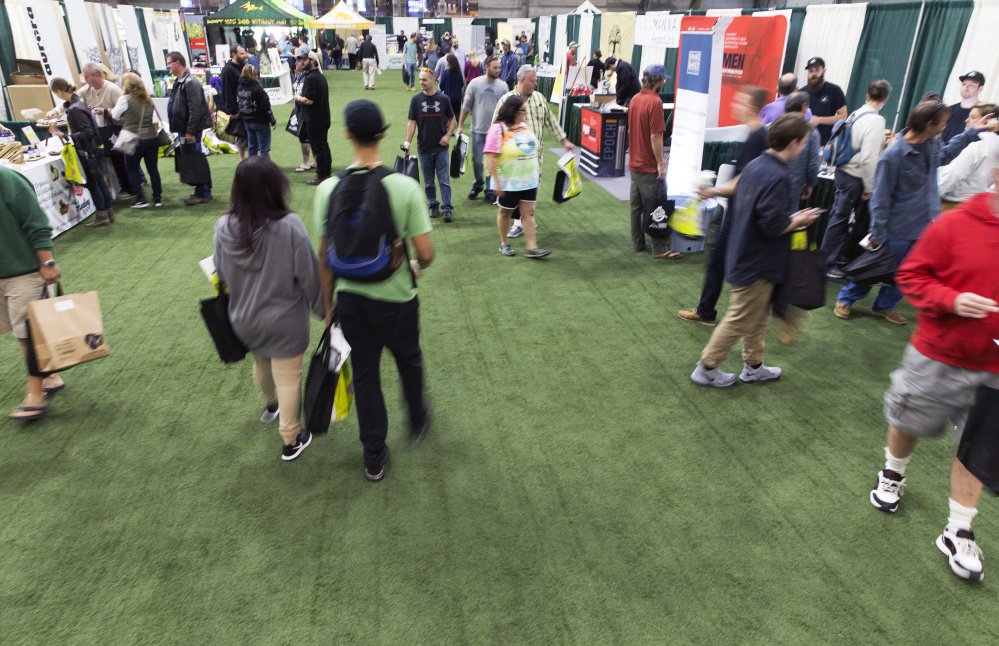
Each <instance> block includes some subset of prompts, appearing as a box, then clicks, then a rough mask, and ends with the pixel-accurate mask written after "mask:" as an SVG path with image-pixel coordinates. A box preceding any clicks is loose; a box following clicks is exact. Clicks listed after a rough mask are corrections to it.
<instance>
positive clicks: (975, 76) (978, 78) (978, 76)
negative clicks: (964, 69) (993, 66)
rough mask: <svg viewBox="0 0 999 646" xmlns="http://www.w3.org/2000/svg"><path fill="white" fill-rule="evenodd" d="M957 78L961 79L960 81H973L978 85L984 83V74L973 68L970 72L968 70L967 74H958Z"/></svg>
mask: <svg viewBox="0 0 999 646" xmlns="http://www.w3.org/2000/svg"><path fill="white" fill-rule="evenodd" d="M957 78H958V79H959V80H961V81H974V82H975V83H978V84H979V85H985V75H984V74H982V73H981V72H978V71H975V70H972V71H971V72H968V73H967V74H962V75H961V76H959V77H957Z"/></svg>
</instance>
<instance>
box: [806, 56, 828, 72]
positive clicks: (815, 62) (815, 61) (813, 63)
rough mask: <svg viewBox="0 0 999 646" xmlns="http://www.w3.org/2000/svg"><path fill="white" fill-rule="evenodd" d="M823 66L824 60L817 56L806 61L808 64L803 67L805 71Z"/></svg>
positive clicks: (824, 64)
mask: <svg viewBox="0 0 999 646" xmlns="http://www.w3.org/2000/svg"><path fill="white" fill-rule="evenodd" d="M825 66H826V62H825V61H824V60H822V59H821V58H819V57H818V56H813V57H812V58H809V59H808V64H807V65H805V69H806V70H807V69H808V68H810V67H825Z"/></svg>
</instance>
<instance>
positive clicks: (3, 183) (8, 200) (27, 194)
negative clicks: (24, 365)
mask: <svg viewBox="0 0 999 646" xmlns="http://www.w3.org/2000/svg"><path fill="white" fill-rule="evenodd" d="M52 249H53V246H52V227H51V225H49V218H48V216H47V215H45V212H44V211H42V209H41V207H39V206H38V197H37V196H36V195H35V189H34V188H32V186H31V183H30V182H29V181H28V180H27V179H26V178H25V177H24V175H21V174H20V173H18V172H17V171H13V170H10V169H9V168H4V167H3V166H0V334H4V333H6V332H13V333H14V336H15V337H16V338H17V340H18V341H19V342H20V344H21V351H22V352H23V353H24V356H25V359H26V360H27V357H28V350H29V346H28V332H27V327H26V325H25V321H26V320H27V316H28V304H29V303H31V301H36V300H38V299H39V298H41V297H42V290H43V289H44V288H45V285H47V284H51V283H54V282H57V281H58V280H59V267H58V266H56V261H55V256H54V255H53V252H52ZM64 387H65V384H64V383H63V381H62V379H61V378H60V377H59V375H57V374H52V375H49V376H48V377H47V378H45V379H43V378H42V377H41V376H33V375H29V376H28V391H27V394H26V395H25V396H24V401H22V402H21V405H20V406H18V407H17V408H15V409H14V412H12V413H11V414H10V415H9V417H10V418H11V419H19V420H23V421H29V420H34V419H38V418H40V417H42V416H43V415H45V413H47V412H48V404H47V403H46V396H47V395H48V394H50V393H54V392H56V391H59V390H62V389H63V388H64Z"/></svg>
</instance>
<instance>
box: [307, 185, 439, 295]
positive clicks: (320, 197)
mask: <svg viewBox="0 0 999 646" xmlns="http://www.w3.org/2000/svg"><path fill="white" fill-rule="evenodd" d="M359 172H367V171H359ZM339 179H340V178H338V177H336V176H333V177H331V178H329V179H328V180H326V181H325V182H323V183H322V184H320V185H319V187H318V188H317V189H316V198H315V208H314V209H313V212H314V214H315V227H316V231H318V232H319V235H320V236H325V235H326V216H327V215H328V214H329V211H330V196H331V195H332V194H333V189H334V188H336V184H337V182H338V181H339ZM382 186H384V187H385V192H386V193H388V198H389V204H390V205H391V207H392V218H393V219H394V220H395V228H396V231H398V232H399V235H400V236H401V237H402V238H403V239H404V240H407V241H408V240H409V239H411V238H415V237H416V236H420V235H423V234H424V233H430V232H431V231H432V230H433V226H432V225H431V224H430V212H429V210H428V209H427V197H426V195H424V193H423V189H422V188H421V187H420V185H419V184H418V183H417V182H416V180H414V179H413V178H411V177H407V176H405V175H402V174H401V173H392V174H391V175H389V176H387V177H386V178H385V179H383V180H382ZM319 262H323V263H325V262H327V260H326V258H320V259H319ZM334 291H335V292H350V293H352V294H360V295H361V296H365V297H367V298H370V299H372V300H376V301H388V302H390V303H405V302H407V301H411V300H413V299H414V298H416V288H415V287H413V275H412V273H411V272H410V270H409V265H408V264H406V263H405V262H404V263H403V264H402V265H401V266H400V267H399V269H398V270H397V271H396V272H395V273H394V274H392V276H391V277H390V278H389V279H387V280H383V281H382V282H380V283H362V282H358V281H355V280H347V279H346V278H337V280H336V289H335V290H334Z"/></svg>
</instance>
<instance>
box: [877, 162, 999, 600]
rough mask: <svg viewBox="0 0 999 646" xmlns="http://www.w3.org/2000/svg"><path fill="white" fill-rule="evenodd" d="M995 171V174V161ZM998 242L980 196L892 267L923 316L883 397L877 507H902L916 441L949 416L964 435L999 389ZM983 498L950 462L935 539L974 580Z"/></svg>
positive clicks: (998, 201) (997, 215) (996, 217)
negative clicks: (977, 409) (992, 390)
mask: <svg viewBox="0 0 999 646" xmlns="http://www.w3.org/2000/svg"><path fill="white" fill-rule="evenodd" d="M994 175H995V179H996V180H997V181H999V168H996V169H995V170H994ZM997 248H999V195H996V194H994V193H982V194H979V195H976V196H975V197H973V198H972V199H971V200H969V201H967V202H965V203H964V204H962V205H961V206H959V207H958V208H956V209H954V210H953V211H950V212H948V213H944V214H943V215H941V216H939V217H938V218H937V219H936V220H935V221H934V222H933V223H931V224H930V225H929V227H927V228H926V230H925V231H924V232H923V234H922V236H921V237H920V238H919V240H918V241H917V242H916V244H915V246H914V247H913V248H912V251H911V252H910V254H909V256H908V257H907V258H906V259H905V261H904V262H903V263H902V266H901V267H900V268H899V270H898V272H897V274H896V277H895V282H896V284H897V285H898V287H899V289H900V290H901V291H902V293H903V294H904V295H905V296H906V298H908V299H909V302H911V303H912V305H913V306H915V307H916V308H917V309H918V310H919V319H918V322H917V324H916V331H915V332H914V333H913V335H912V339H911V342H910V345H909V346H908V347H907V348H906V349H905V356H904V357H903V359H902V366H901V367H900V368H899V369H898V370H896V371H895V372H893V373H892V375H891V382H892V383H891V388H890V389H889V390H888V392H887V393H886V394H885V417H886V418H887V419H888V424H889V428H888V446H886V447H885V466H884V468H883V469H882V470H881V471H879V472H878V478H877V482H876V484H875V487H874V489H873V490H872V491H871V494H870V501H871V504H872V505H874V506H875V507H877V508H878V509H881V510H882V511H887V512H894V511H895V510H896V509H898V503H899V499H900V497H901V496H902V488H903V487H904V486H905V470H906V467H907V466H908V463H909V460H910V459H911V455H912V451H913V449H914V448H915V446H916V442H917V440H918V439H919V438H920V437H936V436H938V435H940V434H941V433H943V431H944V430H945V429H946V427H947V425H948V422H949V421H950V422H953V423H954V425H955V428H956V429H957V431H958V432H960V431H961V430H962V427H963V425H964V421H965V420H966V418H967V414H968V411H969V410H970V408H971V406H972V404H973V403H974V399H975V393H976V391H977V390H978V387H979V386H981V385H983V384H989V385H990V386H991V385H993V384H995V385H996V386H999V304H997V303H996V300H995V298H996V297H997V296H999V278H997V276H996V272H995V267H996V264H995V251H996V249H997ZM981 495H982V483H981V482H980V481H979V480H978V479H977V478H976V477H975V476H973V475H972V474H971V473H970V472H969V471H968V469H967V468H966V467H965V466H964V465H963V464H962V463H961V462H960V461H959V460H957V459H955V460H954V461H953V463H952V465H951V476H950V516H949V517H948V521H947V526H946V528H945V529H944V531H943V533H942V534H941V535H940V536H939V537H938V538H937V541H936V544H937V547H938V548H940V550H941V551H942V552H943V553H944V554H945V555H947V558H948V561H949V563H950V568H951V570H953V571H954V573H955V574H957V575H958V576H959V577H961V578H964V579H969V580H972V581H978V580H981V578H982V576H983V571H982V552H981V549H980V548H979V547H978V545H977V543H975V535H974V533H973V532H972V531H971V521H972V519H973V518H974V517H975V515H976V514H977V513H978V500H979V498H981Z"/></svg>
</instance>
